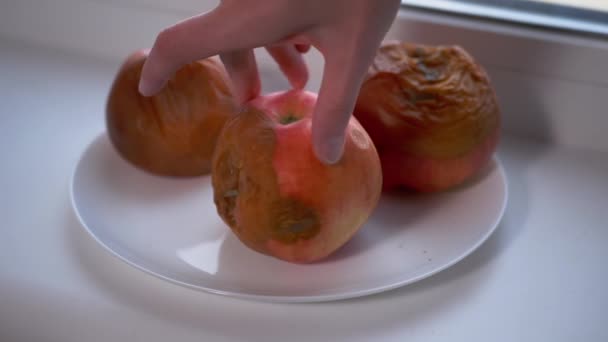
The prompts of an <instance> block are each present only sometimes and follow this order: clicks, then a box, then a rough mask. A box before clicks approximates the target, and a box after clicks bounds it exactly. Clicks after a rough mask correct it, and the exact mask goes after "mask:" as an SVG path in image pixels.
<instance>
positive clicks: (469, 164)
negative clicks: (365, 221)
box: [354, 42, 500, 192]
mask: <svg viewBox="0 0 608 342" xmlns="http://www.w3.org/2000/svg"><path fill="white" fill-rule="evenodd" d="M354 114H355V116H356V117H357V119H358V120H359V122H360V123H361V125H362V126H363V127H365V129H366V131H367V132H368V133H369V135H370V136H371V138H372V140H373V141H374V143H375V145H376V148H377V149H378V153H379V155H380V159H381V162H382V172H383V175H384V188H385V189H392V188H396V187H401V186H405V187H408V188H411V189H415V190H418V191H424V192H432V191H440V190H445V189H449V188H451V187H454V186H456V185H458V184H461V183H463V182H465V181H466V180H468V179H471V178H472V177H474V176H475V175H476V174H478V173H479V172H480V170H481V169H482V168H483V167H484V166H485V165H486V164H487V163H488V161H489V160H490V159H491V157H492V155H493V152H494V150H495V149H496V146H497V143H498V140H499V130H500V111H499V108H498V103H497V100H496V95H495V93H494V90H493V88H492V86H491V84H490V80H489V78H488V76H487V74H486V73H485V71H484V70H483V68H482V67H481V65H480V64H479V63H477V62H476V61H475V60H474V59H473V58H472V57H471V56H470V55H469V54H468V53H467V52H466V51H465V50H464V49H462V48H460V47H458V46H425V45H416V44H409V43H402V42H386V43H383V44H382V46H381V47H380V49H379V50H378V53H377V54H376V57H375V60H374V62H373V64H372V66H371V67H370V68H369V71H368V75H367V78H366V80H365V81H364V83H363V85H362V87H361V90H360V93H359V97H358V99H357V104H356V108H355V113H354Z"/></svg>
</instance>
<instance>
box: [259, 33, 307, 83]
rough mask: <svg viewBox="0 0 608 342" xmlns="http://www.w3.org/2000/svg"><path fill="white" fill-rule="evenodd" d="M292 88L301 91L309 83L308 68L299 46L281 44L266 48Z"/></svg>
mask: <svg viewBox="0 0 608 342" xmlns="http://www.w3.org/2000/svg"><path fill="white" fill-rule="evenodd" d="M266 50H268V53H270V55H271V56H272V58H274V60H275V61H276V62H277V64H278V65H279V68H281V71H283V74H285V76H286V77H287V79H288V80H289V83H290V84H291V86H292V87H294V88H297V89H301V88H304V87H305V86H306V83H307V82H308V68H307V67H306V63H305V62H304V58H303V57H302V54H301V53H300V51H299V50H298V48H297V46H294V45H293V44H281V45H274V46H269V47H267V48H266Z"/></svg>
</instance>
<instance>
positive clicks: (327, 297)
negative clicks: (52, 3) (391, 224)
mask: <svg viewBox="0 0 608 342" xmlns="http://www.w3.org/2000/svg"><path fill="white" fill-rule="evenodd" d="M104 135H105V136H107V133H106V132H101V133H99V134H97V135H96V136H95V137H94V138H93V139H92V140H91V141H90V142H89V143H88V144H87V145H86V146H85V148H84V149H83V150H82V152H81V153H80V156H79V158H78V160H77V161H76V163H75V165H74V167H73V168H72V174H71V176H70V181H69V194H70V203H71V206H72V211H73V213H74V214H75V215H76V218H77V219H78V222H79V223H80V226H81V227H82V228H83V229H84V230H85V231H86V232H87V233H88V235H89V236H90V237H92V238H93V240H94V241H96V242H97V243H98V244H99V245H100V246H101V247H102V248H103V249H105V250H106V251H107V252H109V253H110V254H111V255H113V256H114V257H116V258H118V259H119V260H121V261H123V262H125V263H126V264H128V265H130V266H132V267H134V268H135V269H138V270H139V271H142V272H143V273H146V274H149V275H153V276H155V277H157V278H160V279H162V280H165V281H167V282H169V283H172V284H176V285H179V286H182V287H185V288H188V289H192V290H196V291H202V292H207V293H211V294H216V295H221V296H225V297H231V298H239V299H245V300H252V301H262V302H271V303H319V302H330V301H339V300H345V299H351V298H359V297H364V296H370V295H374V294H378V293H382V292H386V291H390V290H394V289H397V288H400V287H404V286H406V285H410V284H413V283H416V282H418V281H420V280H423V279H426V278H429V277H431V276H433V275H435V274H437V273H440V272H442V271H444V270H446V269H448V268H450V267H452V266H454V265H455V264H457V263H459V262H460V261H462V260H464V259H465V258H466V257H467V256H469V255H471V254H472V253H473V252H474V251H475V250H477V249H478V248H479V247H480V246H481V245H483V244H484V243H485V242H486V241H487V240H488V239H489V238H490V236H492V234H493V233H494V232H495V231H496V229H497V228H498V226H499V225H500V222H501V220H502V218H503V216H504V214H505V211H506V207H507V203H508V200H509V184H508V183H509V182H508V179H507V175H506V172H505V170H504V167H503V164H502V162H501V160H500V158H498V156H497V153H496V152H494V154H493V155H492V160H493V162H494V163H495V165H496V168H495V170H494V172H498V173H499V175H500V180H501V183H502V188H503V189H504V191H503V196H502V198H501V201H502V205H501V208H500V211H499V213H498V215H496V218H495V219H494V222H492V227H491V228H490V229H488V230H487V231H486V232H485V234H483V235H482V236H481V237H480V238H479V239H478V240H477V241H476V242H475V243H474V244H472V245H471V246H470V247H469V248H468V249H466V250H465V251H464V252H462V253H461V254H460V255H459V256H458V257H456V258H453V259H452V260H450V261H449V262H447V263H445V264H443V265H442V266H440V267H437V268H434V269H432V270H430V271H427V272H424V273H421V274H419V275H418V276H415V277H412V278H408V279H405V280H403V281H396V282H391V283H389V284H385V285H381V286H374V287H370V288H366V289H359V290H354V291H347V292H344V293H334V294H320V295H313V296H311V295H300V296H298V295H295V296H293V295H291V296H286V295H276V296H273V295H261V294H250V293H249V294H248V293H243V292H236V291H229V290H220V289H215V288H210V287H206V286H200V285H195V284H191V283H187V282H184V281H180V280H178V279H174V278H171V277H169V276H165V275H163V274H161V273H158V272H155V271H153V270H150V269H148V268H146V267H144V266H142V265H139V264H138V263H136V262H134V261H132V260H129V259H128V258H127V257H125V256H123V255H121V254H120V253H118V252H117V251H115V250H114V249H112V248H111V247H110V246H108V245H107V244H106V243H104V241H102V240H101V239H100V238H99V237H97V235H96V234H95V233H94V232H93V231H92V230H91V228H90V227H89V226H88V225H87V223H86V221H85V220H84V218H83V217H82V215H81V213H80V210H79V209H78V208H79V207H78V203H77V202H76V196H75V193H74V191H75V189H74V183H75V180H76V175H77V173H78V169H79V167H80V165H81V163H82V160H83V157H84V156H85V154H86V152H87V151H89V149H90V148H91V147H92V145H93V144H94V143H95V142H96V141H97V140H98V139H100V138H102V137H103V136H104ZM108 140H109V137H108Z"/></svg>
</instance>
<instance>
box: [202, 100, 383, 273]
mask: <svg viewBox="0 0 608 342" xmlns="http://www.w3.org/2000/svg"><path fill="white" fill-rule="evenodd" d="M315 102H316V94H314V93H310V92H305V91H300V90H292V91H289V92H280V93H273V94H270V95H267V96H262V97H259V98H257V99H254V100H253V101H252V102H250V103H249V106H248V107H247V109H246V110H244V111H243V112H242V113H241V114H240V115H239V116H238V117H236V118H234V119H232V120H231V121H230V122H228V123H227V124H226V127H225V128H224V131H223V133H222V135H221V136H220V139H219V141H218V146H217V149H216V151H215V157H214V160H213V172H212V183H213V190H214V201H215V204H216V206H217V210H218V213H219V214H220V216H221V217H222V218H223V219H224V221H225V222H226V223H227V224H228V225H229V226H230V228H231V229H232V231H233V232H234V233H235V234H236V236H237V237H238V238H239V239H240V240H241V241H242V242H243V243H244V244H245V245H246V246H248V247H250V248H252V249H253V250H256V251H258V252H260V253H263V254H267V255H270V256H274V257H276V258H279V259H282V260H285V261H289V262H296V263H308V262H314V261H318V260H321V259H323V258H325V257H327V256H328V255H330V254H331V253H332V252H334V251H335V250H337V249H338V248H339V247H340V246H342V245H344V244H345V243H346V242H347V241H348V240H349V239H350V238H351V237H352V236H353V235H354V234H355V233H356V232H357V231H358V230H359V228H360V227H361V226H362V225H363V224H364V223H365V222H366V221H367V219H368V217H369V215H370V214H371V212H372V211H373V209H374V208H375V206H376V204H377V202H378V199H379V197H380V193H381V189H382V172H381V169H380V160H379V158H378V154H377V152H376V149H375V147H374V145H373V143H372V141H371V139H370V138H369V136H368V135H367V133H366V132H365V130H364V129H363V128H362V127H361V125H359V123H358V122H357V121H356V119H355V118H352V119H351V120H350V122H349V124H348V128H347V131H346V142H345V148H344V155H343V157H342V159H341V160H340V161H339V162H338V163H337V164H335V165H325V164H323V163H321V162H320V161H318V159H317V158H316V157H315V155H314V152H313V148H312V141H311V116H312V111H313V108H314V105H315Z"/></svg>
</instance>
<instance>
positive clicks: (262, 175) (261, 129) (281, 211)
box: [212, 108, 320, 254]
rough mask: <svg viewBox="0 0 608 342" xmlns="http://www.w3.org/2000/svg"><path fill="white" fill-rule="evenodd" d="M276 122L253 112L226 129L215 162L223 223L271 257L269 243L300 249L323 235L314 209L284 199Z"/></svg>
mask: <svg viewBox="0 0 608 342" xmlns="http://www.w3.org/2000/svg"><path fill="white" fill-rule="evenodd" d="M272 125H273V122H272V121H271V120H270V119H269V118H268V117H266V116H265V115H264V114H263V113H261V112H258V111H257V110H255V109H252V108H250V109H249V111H248V112H244V113H241V114H240V115H239V116H238V117H237V118H235V119H233V120H231V121H230V122H229V123H228V124H227V126H226V128H225V129H224V132H223V135H222V137H221V140H222V142H221V143H220V144H219V145H218V148H217V151H216V153H215V158H214V162H213V168H214V169H213V170H214V171H213V173H212V183H213V189H214V201H215V204H216V206H217V209H218V212H219V214H220V216H221V217H222V219H223V220H224V221H225V222H226V224H228V226H230V227H231V228H232V230H233V231H234V233H235V234H236V235H237V237H238V238H239V239H240V240H241V241H242V242H243V243H245V244H246V245H247V246H248V247H250V248H252V249H254V250H256V251H258V252H261V253H264V254H269V250H268V249H267V246H266V244H267V242H268V241H271V240H275V241H279V242H280V243H282V244H294V243H296V242H298V241H301V240H308V239H311V238H313V237H314V236H316V235H317V234H318V233H319V231H320V222H319V218H318V216H317V214H316V211H315V209H314V208H312V207H310V206H308V205H306V204H305V203H302V202H301V201H299V200H297V199H296V198H290V197H283V196H281V195H280V191H279V188H278V181H277V176H276V173H275V171H274V169H273V162H272V161H273V155H274V151H275V148H276V135H275V133H274V130H273V129H272Z"/></svg>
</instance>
